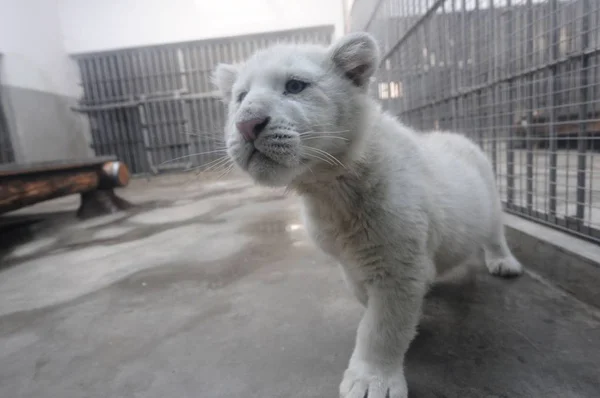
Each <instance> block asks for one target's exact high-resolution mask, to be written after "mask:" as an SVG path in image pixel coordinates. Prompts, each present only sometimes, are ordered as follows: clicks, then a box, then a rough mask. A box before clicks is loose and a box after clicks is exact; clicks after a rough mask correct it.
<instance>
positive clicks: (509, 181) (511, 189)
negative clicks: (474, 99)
mask: <svg viewBox="0 0 600 398" xmlns="http://www.w3.org/2000/svg"><path fill="white" fill-rule="evenodd" d="M506 7H507V10H506V14H505V15H506V16H507V18H508V21H507V27H506V36H507V37H506V42H507V45H508V54H507V64H508V70H507V72H508V75H509V76H511V75H513V74H514V73H515V68H514V66H513V62H514V57H515V52H514V46H515V42H514V33H513V32H514V28H513V16H514V13H513V11H512V10H511V8H512V0H507V2H506ZM514 89H515V87H514V81H513V80H510V81H509V82H508V87H507V90H508V112H507V118H506V124H507V128H508V142H507V143H506V202H507V205H508V206H512V205H513V204H514V194H515V151H514V149H513V141H514V134H513V133H514V128H513V122H514V103H513V102H514V101H515V96H514Z"/></svg>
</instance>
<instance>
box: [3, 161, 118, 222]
mask: <svg viewBox="0 0 600 398" xmlns="http://www.w3.org/2000/svg"><path fill="white" fill-rule="evenodd" d="M129 179H130V173H129V170H128V168H127V166H126V165H125V164H124V163H122V162H118V161H113V160H109V161H106V160H101V161H96V162H93V161H88V162H77V163H74V164H73V165H72V166H71V167H69V165H68V164H67V163H66V162H60V163H57V164H56V165H54V164H48V163H44V164H35V165H25V166H22V167H21V169H19V166H18V165H16V166H12V167H11V168H10V169H7V170H0V214H2V213H6V212H9V211H13V210H17V209H19V208H22V207H25V206H30V205H33V204H36V203H39V202H42V201H45V200H50V199H55V198H59V197H62V196H67V195H72V194H82V195H83V194H88V193H90V192H95V191H110V192H106V193H105V194H94V195H86V196H85V197H84V196H82V201H83V200H84V199H85V201H86V202H90V203H93V202H94V201H95V199H93V198H96V199H98V198H102V200H100V202H102V203H103V205H101V206H100V205H99V206H92V207H94V208H95V209H96V210H94V211H81V209H80V213H81V214H83V213H86V214H87V213H90V214H91V213H93V214H100V213H102V209H104V213H106V212H109V213H110V212H112V211H114V210H115V209H124V208H127V207H129V206H130V204H129V203H128V202H126V201H124V200H123V199H121V198H119V197H117V196H116V195H115V194H114V192H113V191H112V189H113V188H114V187H124V186H126V185H127V184H128V183H129ZM87 198H92V199H87ZM109 202H110V203H112V205H107V203H109ZM82 204H83V202H82ZM111 206H112V207H111ZM86 207H87V206H86Z"/></svg>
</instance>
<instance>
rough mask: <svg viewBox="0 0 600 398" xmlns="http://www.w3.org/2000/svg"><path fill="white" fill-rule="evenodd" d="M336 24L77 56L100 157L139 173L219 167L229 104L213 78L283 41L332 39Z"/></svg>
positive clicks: (323, 41) (81, 108)
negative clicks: (222, 66)
mask: <svg viewBox="0 0 600 398" xmlns="http://www.w3.org/2000/svg"><path fill="white" fill-rule="evenodd" d="M332 35H333V27H332V26H321V27H313V28H305V29H297V30H291V31H281V32H270V33H264V34H257V35H247V36H236V37H230V38H220V39H214V40H203V41H193V42H184V43H173V44H165V45H157V46H151V47H140V48H130V49H124V50H117V51H107V52H99V53H91V54H78V55H74V58H75V59H76V60H77V62H78V65H79V70H80V75H81V82H82V87H83V91H84V95H83V99H82V100H81V101H80V103H79V106H78V107H77V108H76V110H78V111H81V112H85V113H87V114H88V116H89V118H90V121H91V125H92V138H93V148H94V150H95V151H96V154H97V155H117V156H118V157H119V158H121V159H123V160H124V161H126V162H127V163H128V165H130V168H131V170H132V172H133V173H135V174H142V173H158V172H161V171H164V170H172V169H179V170H182V169H202V168H203V166H206V169H213V170H214V169H216V168H217V167H213V166H215V164H216V165H219V164H220V163H219V158H221V157H222V156H223V154H224V153H223V142H222V138H221V136H222V131H223V126H224V123H225V114H224V111H223V106H222V104H221V103H220V100H219V98H218V97H217V93H216V91H215V90H214V88H213V86H212V83H211V81H210V75H211V72H212V70H213V68H214V67H215V66H216V65H217V64H218V63H220V62H227V63H236V62H241V61H243V60H244V59H245V58H247V57H249V56H250V55H251V54H252V53H253V52H254V51H256V50H257V49H260V48H264V47H266V46H267V45H270V44H273V43H275V42H278V41H279V42H296V43H308V42H310V43H321V44H329V43H330V42H331V37H332Z"/></svg>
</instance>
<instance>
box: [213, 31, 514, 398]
mask: <svg viewBox="0 0 600 398" xmlns="http://www.w3.org/2000/svg"><path fill="white" fill-rule="evenodd" d="M378 52H379V50H378V46H377V44H376V42H375V40H374V39H373V38H372V37H371V36H370V35H368V34H366V33H353V34H349V35H347V36H345V37H343V38H342V39H340V40H339V41H338V42H336V43H334V44H333V45H332V46H331V47H329V48H325V47H321V46H299V45H283V44H279V45H276V46H274V47H271V48H269V49H266V50H262V51H259V52H257V53H255V54H254V55H253V56H252V57H250V58H249V59H248V60H247V61H246V62H245V63H244V64H242V65H226V64H221V65H219V66H218V67H217V69H216V71H215V74H214V81H215V83H216V85H217V86H218V88H219V90H220V92H221V95H222V97H223V99H224V100H225V101H226V102H227V103H228V117H227V122H226V126H225V136H226V142H227V151H228V155H229V156H230V157H231V158H232V159H233V160H234V161H235V163H236V164H237V165H238V166H239V167H240V168H241V169H243V170H244V171H245V172H247V173H248V174H249V175H250V176H251V177H252V179H253V180H254V181H255V182H257V183H258V184H262V185H267V186H287V187H289V188H290V189H292V190H293V191H295V192H296V193H298V194H299V196H300V198H301V200H302V203H303V214H304V220H305V226H306V229H307V231H308V232H309V234H310V236H311V237H312V239H313V240H314V242H315V243H316V245H318V246H319V247H320V248H321V249H322V250H324V251H325V252H326V253H328V254H330V255H331V256H333V257H334V258H335V259H337V261H339V263H341V265H342V269H343V270H344V276H345V278H346V279H347V281H348V284H349V286H350V288H351V290H352V291H353V292H354V294H355V295H356V297H357V298H358V300H359V301H360V302H361V303H362V304H363V305H364V306H365V307H366V310H365V313H364V315H363V318H362V320H361V322H360V324H359V326H358V331H357V336H356V344H355V348H354V352H353V353H352V357H351V359H350V362H349V365H348V369H347V370H346V371H345V373H344V376H343V380H342V382H341V384H340V397H343V398H364V397H365V396H368V398H386V397H389V398H406V397H407V394H408V389H407V385H406V379H405V377H404V356H405V353H406V351H407V349H408V347H409V344H410V342H411V341H412V339H413V338H414V336H415V334H416V328H417V324H418V322H419V317H420V314H421V306H422V302H423V297H424V295H425V293H426V290H427V288H428V286H429V285H430V284H431V282H432V281H433V280H434V278H435V276H436V274H437V273H438V272H440V271H442V270H446V269H448V268H450V267H452V266H455V265H459V264H461V263H464V262H465V261H468V260H471V259H473V258H475V259H481V262H482V263H484V262H485V264H486V265H487V267H488V269H489V271H490V272H491V273H492V274H495V275H501V276H513V275H518V274H520V273H521V272H522V266H521V264H520V263H519V262H518V261H517V260H516V259H515V258H514V257H513V255H512V254H511V252H510V250H509V248H508V246H507V243H506V240H505V237H504V227H503V223H502V219H501V218H502V210H501V204H500V201H499V197H498V194H497V191H496V186H495V181H494V174H493V171H492V167H491V165H490V162H489V161H488V159H487V158H486V156H485V155H484V154H483V152H482V151H480V149H479V148H478V147H477V146H476V145H475V144H473V143H471V141H469V140H468V139H466V138H464V137H463V136H461V135H457V134H452V133H430V134H417V133H416V132H415V131H413V130H411V129H409V128H407V127H405V126H403V125H402V124H400V123H399V122H398V121H397V120H396V119H395V118H394V117H392V116H391V115H388V114H386V113H384V112H382V110H381V109H380V107H379V106H378V104H377V103H376V102H375V101H374V100H372V99H370V98H369V96H368V94H367V86H368V84H369V81H370V78H371V76H372V75H373V73H374V71H375V69H376V68H377V65H378Z"/></svg>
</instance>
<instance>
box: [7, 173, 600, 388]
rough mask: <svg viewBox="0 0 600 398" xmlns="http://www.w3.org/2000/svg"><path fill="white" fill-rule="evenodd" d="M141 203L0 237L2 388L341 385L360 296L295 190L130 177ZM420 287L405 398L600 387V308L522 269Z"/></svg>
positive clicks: (60, 211) (57, 216)
mask: <svg viewBox="0 0 600 398" xmlns="http://www.w3.org/2000/svg"><path fill="white" fill-rule="evenodd" d="M122 195H123V196H125V197H126V198H128V199H130V200H132V201H134V202H136V203H138V204H139V205H140V206H139V207H138V208H136V209H134V210H133V211H131V212H128V213H123V214H118V215H113V216H108V217H103V218H100V219H94V220H89V221H85V222H79V221H75V220H74V214H73V209H75V208H76V205H77V198H65V199H62V200H58V201H54V202H48V203H44V204H41V205H38V206H35V207H33V208H30V209H25V210H23V211H20V212H18V213H15V214H14V215H12V217H11V218H12V219H16V218H20V217H23V216H30V215H31V214H34V213H35V214H42V215H44V221H43V222H40V223H38V224H35V225H34V226H32V227H31V228H29V229H28V230H27V231H25V232H23V231H21V230H13V231H12V232H10V233H8V234H5V235H3V236H2V237H1V238H0V239H2V241H1V243H2V244H1V245H0V246H2V250H3V251H2V252H1V253H0V255H1V256H2V257H0V264H1V267H0V397H2V398H30V397H31V398H33V397H35V398H71V397H72V398H82V397H86V398H107V397H111V398H113V397H114V398H125V397H127V398H128V397H144V398H154V397H156V398H165V397H177V398H185V397H194V398H233V397H257V398H258V397H261V398H263V397H269V398H278V397H306V398H308V397H337V388H338V384H339V382H340V378H341V375H342V373H343V371H344V369H345V365H346V363H347V360H348V358H349V355H350V353H351V350H352V346H353V340H354V334H355V329H356V326H357V323H358V321H359V318H360V316H361V312H362V310H361V307H360V306H359V305H358V304H357V303H356V302H355V301H354V299H353V297H352V296H351V294H350V293H349V292H348V291H347V290H346V288H345V286H344V284H343V282H342V279H341V276H340V274H339V272H338V269H337V267H336V265H335V264H334V263H333V262H332V261H331V260H330V259H328V258H327V257H325V256H324V255H323V254H320V253H319V252H317V251H316V250H315V249H314V248H313V246H312V245H311V244H309V243H308V241H307V239H306V236H305V233H304V231H303V229H302V227H301V225H300V224H299V220H298V216H297V214H298V208H297V204H296V201H295V200H294V198H293V197H287V196H283V195H282V194H280V193H279V192H277V191H267V190H262V189H258V188H255V187H253V186H252V185H250V184H249V183H248V182H247V181H246V180H243V179H240V180H237V179H233V180H228V181H227V182H211V181H204V182H200V181H197V180H193V179H191V180H190V178H188V177H185V178H184V177H180V176H174V177H167V178H158V179H155V180H153V181H151V182H146V181H144V180H136V181H134V182H133V183H132V185H131V186H130V187H128V188H127V189H125V190H124V191H123V192H122ZM462 271H463V272H458V273H456V275H454V276H452V277H450V278H447V279H446V281H444V282H442V283H440V285H439V286H438V287H437V288H436V289H434V290H433V291H432V293H431V294H430V296H429V298H428V299H427V303H426V307H425V315H424V318H423V321H422V323H421V328H420V334H419V336H418V337H417V339H416V340H415V341H414V343H413V345H412V347H411V349H410V351H409V354H408V360H407V364H406V366H407V374H408V382H409V388H410V390H411V394H410V396H411V397H413V398H416V397H432V398H434V397H435V398H442V397H446V398H453V397H457V398H458V397H460V398H468V397H473V398H480V397H511V398H513V397H524V398H525V397H527V398H535V397H544V398H549V397H560V398H577V397H600V378H599V376H598V375H600V316H599V315H598V314H599V313H598V311H597V310H596V309H594V308H591V307H587V306H585V305H583V304H581V303H579V302H577V301H576V300H574V299H573V298H571V297H569V296H567V295H565V294H563V293H562V292H561V291H559V290H557V289H555V288H554V287H552V286H551V285H549V284H547V283H545V282H543V281H540V280H539V279H536V278H534V277H532V276H530V275H525V276H524V277H522V278H519V279H516V280H508V281H507V280H501V279H496V278H493V277H491V276H488V275H487V274H486V273H485V272H484V271H483V270H477V271H475V272H470V271H469V270H462Z"/></svg>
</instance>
